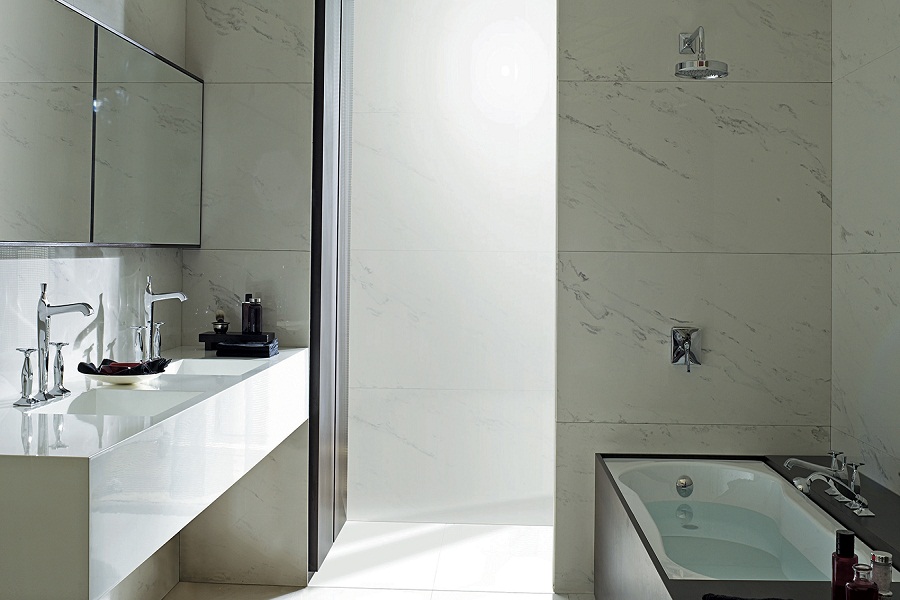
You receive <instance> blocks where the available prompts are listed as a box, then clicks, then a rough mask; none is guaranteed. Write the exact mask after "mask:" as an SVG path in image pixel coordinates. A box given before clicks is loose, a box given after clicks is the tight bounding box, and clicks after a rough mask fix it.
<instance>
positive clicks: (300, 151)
mask: <svg viewBox="0 0 900 600" xmlns="http://www.w3.org/2000/svg"><path fill="white" fill-rule="evenodd" d="M186 23H187V32H188V34H187V41H186V54H187V67H188V69H189V70H190V71H192V72H194V73H196V74H197V75H199V76H200V77H201V78H203V79H204V81H205V83H206V88H205V103H204V107H205V108H204V111H205V112H204V123H203V124H204V146H203V213H202V239H201V247H202V249H200V250H188V251H186V252H185V261H184V262H185V270H184V278H185V291H186V293H187V294H188V296H189V297H190V300H188V302H187V303H186V304H185V311H184V340H185V343H192V342H193V343H196V342H197V333H198V332H201V331H209V330H210V329H211V326H210V323H211V322H212V321H213V319H214V316H215V311H216V309H218V308H221V309H223V310H225V312H226V320H228V321H230V322H231V323H232V327H234V328H239V327H240V321H241V314H240V302H241V301H242V300H243V298H244V294H245V293H247V292H252V293H253V294H254V295H255V296H257V297H260V298H262V303H263V329H264V330H266V331H274V332H275V333H276V335H277V336H278V338H279V341H280V343H281V344H282V345H284V346H306V345H308V344H309V294H310V287H309V286H310V282H309V277H310V275H309V268H310V267H309V264H310V258H309V241H310V191H311V183H310V177H311V170H312V166H311V165H312V162H311V155H312V49H313V26H314V3H313V1H312V0H302V1H300V2H297V1H288V0H261V1H254V2H240V1H238V0H234V1H226V2H220V1H215V2H213V1H210V0H187V21H186Z"/></svg>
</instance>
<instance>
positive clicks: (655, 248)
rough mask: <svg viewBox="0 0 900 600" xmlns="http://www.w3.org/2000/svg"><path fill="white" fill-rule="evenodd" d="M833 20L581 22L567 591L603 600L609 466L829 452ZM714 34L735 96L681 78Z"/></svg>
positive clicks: (659, 9) (564, 266) (565, 320)
mask: <svg viewBox="0 0 900 600" xmlns="http://www.w3.org/2000/svg"><path fill="white" fill-rule="evenodd" d="M830 5H831V2H830V1H828V0H804V1H801V2H792V3H783V2H777V1H775V0H763V1H762V2H748V1H746V0H727V1H724V2H717V3H708V2H704V1H702V0H680V1H678V2H673V3H668V4H663V5H660V3H659V2H652V1H650V0H646V1H638V2H629V3H617V2H611V1H608V0H601V1H600V2H597V1H595V0H561V2H560V4H559V64H560V67H559V71H560V72H559V79H560V81H559V137H558V145H559V163H558V172H559V175H558V184H559V196H558V198H559V206H558V218H559V255H558V258H559V260H558V267H557V269H558V273H557V275H558V286H557V292H558V295H557V303H558V319H557V328H558V331H557V348H558V349H557V379H558V385H557V387H558V395H557V411H556V420H557V462H556V465H557V470H556V518H555V526H556V529H555V537H556V542H555V544H556V553H555V564H556V566H555V581H554V583H555V589H556V591H557V592H566V593H572V592H582V593H583V592H588V591H589V590H590V589H591V587H592V578H593V573H592V570H593V565H592V560H591V547H592V527H591V522H592V514H593V462H592V460H593V455H594V453H596V452H604V451H605V452H656V453H683V452H696V453H711V454H715V453H781V452H784V453H800V452H812V453H815V452H822V451H824V450H826V449H827V448H828V445H829V438H830V429H829V425H830V411H829V397H830V383H829V380H830V377H831V373H830V369H829V359H830V355H831V306H830V294H829V291H830V290H831V268H830V263H831V248H830V245H831V240H830V236H829V233H828V232H829V229H830V227H831V203H832V201H831V196H832V190H831V86H830V85H829V81H830V72H829V58H830V56H831V53H830V37H831V34H830V29H831V19H830V16H831V6H830ZM699 25H703V26H704V27H705V30H706V42H707V53H708V56H709V57H710V58H711V59H716V60H722V61H725V62H727V63H729V65H730V74H729V77H728V79H726V80H723V81H722V82H695V81H684V80H679V79H676V78H675V77H674V75H673V72H674V66H675V63H676V62H678V61H680V60H684V57H682V56H681V55H679V54H678V52H677V41H678V33H679V32H691V31H693V30H694V29H695V28H696V27H697V26H699ZM682 323H689V324H693V325H696V326H699V327H701V328H702V330H703V335H702V342H703V354H702V362H703V363H704V364H703V365H702V366H700V367H696V368H695V369H694V370H693V372H692V373H691V374H690V375H688V374H687V373H686V372H685V371H684V368H683V367H674V366H672V365H670V364H669V359H668V353H669V340H668V337H669V334H670V329H671V327H673V326H677V325H679V324H682Z"/></svg>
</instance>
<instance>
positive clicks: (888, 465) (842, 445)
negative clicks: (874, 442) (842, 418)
mask: <svg viewBox="0 0 900 600" xmlns="http://www.w3.org/2000/svg"><path fill="white" fill-rule="evenodd" d="M831 447H832V448H834V449H835V450H840V451H842V452H845V453H846V454H847V455H848V456H849V457H850V458H851V460H858V461H860V462H863V463H865V465H863V466H862V467H860V471H861V472H862V473H864V474H865V475H866V476H867V477H871V478H872V479H874V480H875V481H877V482H878V483H880V484H881V485H883V486H885V487H886V488H888V489H889V490H891V491H893V492H894V493H895V494H900V457H898V456H897V454H896V453H895V454H889V453H887V452H885V451H884V449H883V448H876V447H873V446H870V445H869V444H866V443H865V442H861V441H860V440H858V439H856V438H855V437H853V436H852V435H850V434H848V433H847V432H845V431H843V430H841V429H840V428H839V427H833V428H832V430H831ZM865 495H866V493H865V490H863V496H865Z"/></svg>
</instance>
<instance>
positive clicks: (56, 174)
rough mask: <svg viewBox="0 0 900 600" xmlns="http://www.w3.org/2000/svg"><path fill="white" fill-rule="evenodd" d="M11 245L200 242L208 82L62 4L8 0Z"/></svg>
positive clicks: (4, 66) (4, 236)
mask: <svg viewBox="0 0 900 600" xmlns="http://www.w3.org/2000/svg"><path fill="white" fill-rule="evenodd" d="M3 3H4V18H3V19H0V40H2V41H0V242H3V243H17V244H18V243H64V244H97V245H140V246H144V245H172V246H199V244H200V181H201V176H200V171H201V157H202V138H203V82H202V81H201V80H200V79H198V78H197V77H195V76H193V75H191V74H190V73H188V72H187V71H184V70H183V69H181V68H179V67H177V66H176V65H173V64H171V63H169V62H167V61H165V60H164V59H162V58H160V57H158V56H156V55H155V54H153V53H152V52H149V51H148V50H146V49H144V48H142V47H140V46H138V45H137V44H134V43H133V42H131V41H130V40H128V39H126V38H124V37H122V36H120V35H118V34H116V33H114V32H112V31H110V30H108V29H106V28H104V27H103V26H102V25H99V24H96V23H94V22H93V21H91V20H90V19H88V18H87V17H85V16H83V15H82V14H80V13H78V12H76V11H74V10H72V9H71V8H69V7H68V6H66V5H64V4H60V3H59V2H57V1H56V0H3Z"/></svg>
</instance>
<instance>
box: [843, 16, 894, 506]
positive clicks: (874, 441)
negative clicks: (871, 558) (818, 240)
mask: <svg viewBox="0 0 900 600" xmlns="http://www.w3.org/2000/svg"><path fill="white" fill-rule="evenodd" d="M833 64H834V86H833V87H834V113H833V119H834V133H833V135H834V221H833V248H834V250H833V251H834V257H833V273H832V278H833V281H834V284H833V296H832V302H833V312H834V315H833V329H834V341H835V343H834V344H833V352H832V413H831V419H832V428H833V441H832V445H833V446H834V448H836V449H838V450H843V451H844V452H847V453H849V454H850V456H851V457H852V458H861V459H862V461H863V462H865V463H866V465H865V466H864V467H863V468H862V471H863V472H864V473H866V474H867V475H869V476H870V477H873V478H875V479H876V480H878V481H880V482H882V483H884V484H886V485H887V486H888V487H889V488H891V489H892V490H894V491H896V492H898V493H900V440H898V438H897V435H896V432H897V430H898V426H900V416H898V408H900V402H898V400H897V394H896V391H897V388H898V386H900V376H898V374H897V369H896V367H895V363H896V360H897V357H898V356H900V342H898V340H900V327H898V323H900V260H898V258H900V255H898V254H897V252H898V251H900V233H898V231H900V230H898V225H900V211H898V209H897V207H896V206H895V205H896V204H897V202H896V196H897V189H898V184H900V180H898V177H897V169H896V165H895V160H894V158H895V157H896V155H897V151H898V149H900V146H898V142H897V136H896V134H895V131H894V126H893V125H894V123H896V122H897V118H898V116H900V114H898V111H897V107H896V101H895V99H896V97H897V94H898V93H900V83H898V75H900V8H898V7H897V6H895V5H893V4H890V3H889V4H882V3H878V2H873V1H870V0H859V1H853V2H835V3H834V48H833Z"/></svg>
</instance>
